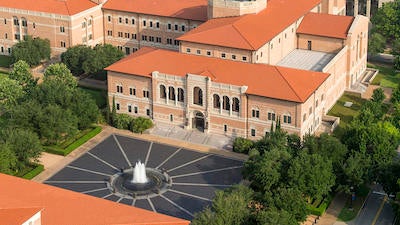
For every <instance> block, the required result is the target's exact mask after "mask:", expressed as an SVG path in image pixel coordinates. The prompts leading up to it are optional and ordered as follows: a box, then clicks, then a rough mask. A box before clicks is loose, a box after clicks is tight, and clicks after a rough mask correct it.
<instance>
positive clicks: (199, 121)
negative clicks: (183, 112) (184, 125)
mask: <svg viewBox="0 0 400 225" xmlns="http://www.w3.org/2000/svg"><path fill="white" fill-rule="evenodd" d="M193 128H196V129H197V130H199V131H201V132H203V131H204V114H203V113H201V112H196V113H195V114H194V118H193Z"/></svg>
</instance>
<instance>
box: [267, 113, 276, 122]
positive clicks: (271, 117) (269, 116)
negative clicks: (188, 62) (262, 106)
mask: <svg viewBox="0 0 400 225" xmlns="http://www.w3.org/2000/svg"><path fill="white" fill-rule="evenodd" d="M268 120H272V121H275V113H273V112H268Z"/></svg>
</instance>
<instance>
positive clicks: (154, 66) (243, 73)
mask: <svg viewBox="0 0 400 225" xmlns="http://www.w3.org/2000/svg"><path fill="white" fill-rule="evenodd" d="M106 70H109V71H115V72H120V73H125V74H132V75H139V76H144V77H151V73H152V72H153V71H159V72H160V73H166V74H171V75H176V76H185V75H186V74H188V73H190V74H198V75H203V76H207V77H210V78H211V80H212V81H214V82H219V83H225V84H233V85H238V86H243V85H244V86H248V89H247V91H246V92H247V93H248V94H252V95H259V96H265V97H270V98H275V99H281V100H287V101H293V102H305V101H306V100H307V99H308V98H309V96H310V95H311V94H312V93H313V92H314V91H315V90H316V89H317V88H318V87H319V86H320V85H321V84H322V83H323V82H324V81H325V80H326V79H327V78H328V77H329V74H327V73H321V72H314V71H306V70H299V69H291V68H285V67H279V66H271V65H266V64H251V63H244V62H235V61H230V60H223V59H217V58H211V57H204V56H196V55H190V54H183V53H178V52H174V51H168V50H162V49H154V48H149V47H144V48H142V49H140V50H139V51H138V52H135V53H134V54H132V55H130V56H128V57H126V58H124V59H123V60H120V61H118V62H116V63H114V64H113V65H111V66H109V67H107V68H106Z"/></svg>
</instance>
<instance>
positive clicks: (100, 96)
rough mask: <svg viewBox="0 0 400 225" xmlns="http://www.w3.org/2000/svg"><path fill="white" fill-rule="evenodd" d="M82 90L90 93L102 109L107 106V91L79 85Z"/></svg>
mask: <svg viewBox="0 0 400 225" xmlns="http://www.w3.org/2000/svg"><path fill="white" fill-rule="evenodd" d="M78 88H79V89H81V90H82V91H84V92H86V93H88V94H89V95H90V96H92V98H93V99H94V100H95V101H96V104H97V106H98V107H99V108H100V109H103V108H105V107H106V105H107V102H106V93H107V92H106V91H104V90H98V89H92V88H86V87H78Z"/></svg>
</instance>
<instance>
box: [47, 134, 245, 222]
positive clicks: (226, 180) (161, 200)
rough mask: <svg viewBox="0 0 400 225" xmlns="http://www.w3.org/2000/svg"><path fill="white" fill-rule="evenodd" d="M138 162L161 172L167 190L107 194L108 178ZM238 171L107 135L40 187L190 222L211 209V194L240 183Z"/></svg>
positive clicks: (203, 157) (207, 157) (234, 164)
mask: <svg viewBox="0 0 400 225" xmlns="http://www.w3.org/2000/svg"><path fill="white" fill-rule="evenodd" d="M138 160H140V161H142V162H144V163H145V165H146V167H151V168H156V169H162V170H163V171H166V172H167V173H168V174H169V176H170V177H171V179H172V186H171V187H170V189H169V190H168V191H167V192H164V193H162V194H159V195H156V196H154V197H148V198H145V199H132V198H124V197H120V196H118V195H116V194H114V193H112V192H111V191H110V189H109V188H107V180H108V179H109V177H111V176H112V175H114V174H116V173H118V172H119V171H120V169H121V168H122V169H126V168H129V167H131V166H132V165H135V163H136V162H137V161H138ZM242 166H243V162H242V161H239V160H235V159H230V158H226V157H222V156H217V155H213V154H207V153H201V152H196V151H190V150H187V149H183V148H177V147H174V146H168V145H162V144H158V143H153V142H147V141H143V140H138V139H132V138H128V137H124V136H117V135H111V136H110V137H108V138H107V139H106V140H104V141H103V142H101V143H100V144H98V145H97V146H96V147H94V148H93V149H92V150H90V151H89V152H87V153H86V154H84V155H83V156H81V157H80V158H78V159H76V160H75V161H73V162H72V163H71V164H69V165H68V166H66V167H65V168H64V169H62V170H61V171H59V172H58V173H57V174H55V175H54V176H52V177H51V178H50V179H49V180H47V181H46V182H45V183H47V184H50V185H53V186H57V187H62V188H65V189H69V190H73V191H76V192H80V193H84V194H88V195H92V196H96V197H100V198H104V199H108V200H112V201H115V202H120V203H124V204H127V205H133V206H136V207H139V208H144V209H148V210H152V211H154V212H159V213H163V214H167V215H171V216H175V217H180V218H184V219H189V220H190V219H192V218H193V215H194V213H196V212H199V211H201V210H202V209H203V208H204V207H205V206H207V205H210V204H211V201H212V199H213V197H214V192H215V191H216V190H220V189H224V188H227V187H230V186H231V185H233V184H237V183H239V182H240V181H241V179H242V177H241V169H242Z"/></svg>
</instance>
